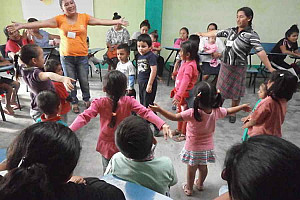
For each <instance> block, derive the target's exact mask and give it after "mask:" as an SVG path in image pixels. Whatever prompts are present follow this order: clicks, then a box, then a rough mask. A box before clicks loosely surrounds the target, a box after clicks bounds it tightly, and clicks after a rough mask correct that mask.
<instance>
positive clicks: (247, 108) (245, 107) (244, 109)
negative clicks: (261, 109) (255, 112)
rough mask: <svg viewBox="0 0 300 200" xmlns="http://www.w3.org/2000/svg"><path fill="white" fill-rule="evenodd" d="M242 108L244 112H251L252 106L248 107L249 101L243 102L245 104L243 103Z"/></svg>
mask: <svg viewBox="0 0 300 200" xmlns="http://www.w3.org/2000/svg"><path fill="white" fill-rule="evenodd" d="M242 110H243V111H245V112H251V110H252V108H251V107H250V104H249V103H245V104H243V108H242Z"/></svg>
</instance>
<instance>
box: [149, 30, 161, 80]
mask: <svg viewBox="0 0 300 200" xmlns="http://www.w3.org/2000/svg"><path fill="white" fill-rule="evenodd" d="M150 37H151V40H152V46H151V51H152V52H153V53H154V54H155V55H157V78H158V80H159V81H160V82H162V81H163V78H162V76H163V70H164V64H165V61H164V58H163V57H161V56H160V51H161V45H160V43H159V42H158V41H157V40H158V34H157V30H154V31H153V32H151V33H150Z"/></svg>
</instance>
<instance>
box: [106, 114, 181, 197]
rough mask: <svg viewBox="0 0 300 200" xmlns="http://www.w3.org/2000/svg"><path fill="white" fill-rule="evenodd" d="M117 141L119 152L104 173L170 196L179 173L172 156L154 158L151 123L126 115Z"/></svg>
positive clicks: (154, 141)
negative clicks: (171, 158)
mask: <svg viewBox="0 0 300 200" xmlns="http://www.w3.org/2000/svg"><path fill="white" fill-rule="evenodd" d="M115 141H116V145H117V147H118V149H119V150H120V152H118V153H116V154H115V155H114V156H113V157H112V158H111V160H110V162H109V164H108V167H107V169H106V172H105V174H113V175H115V176H117V177H119V178H121V179H125V180H127V181H130V182H133V183H137V184H139V185H142V186H144V187H147V188H149V189H151V190H154V191H156V192H158V193H161V194H164V195H167V196H169V191H170V186H173V185H175V184H176V183H177V175H176V172H175V169H174V167H173V164H172V162H171V160H170V158H168V157H159V158H154V149H155V145H153V143H156V140H155V139H154V138H153V133H152V130H151V129H150V126H149V123H147V122H146V121H145V120H143V119H142V118H140V117H136V116H130V117H127V118H126V119H125V120H124V121H123V122H122V123H121V124H120V125H119V127H118V128H117V130H116V132H115Z"/></svg>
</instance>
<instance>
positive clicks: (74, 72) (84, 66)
mask: <svg viewBox="0 0 300 200" xmlns="http://www.w3.org/2000/svg"><path fill="white" fill-rule="evenodd" d="M60 61H61V65H62V68H63V71H64V75H65V76H68V77H70V78H73V79H75V80H76V81H77V80H79V84H80V88H81V92H82V99H83V101H89V99H90V97H91V96H90V87H89V80H88V74H89V65H88V57H87V56H61V57H60ZM73 85H74V90H72V91H71V97H72V104H78V98H77V88H76V82H74V83H73Z"/></svg>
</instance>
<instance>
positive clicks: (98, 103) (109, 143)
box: [70, 96, 165, 159]
mask: <svg viewBox="0 0 300 200" xmlns="http://www.w3.org/2000/svg"><path fill="white" fill-rule="evenodd" d="M132 111H134V112H136V113H137V114H138V115H139V116H141V117H143V118H144V119H146V120H148V121H150V122H151V123H153V124H155V125H156V126H157V127H158V128H159V129H161V127H162V125H163V124H164V123H165V122H164V121H163V120H162V119H160V118H159V117H158V116H157V115H155V114H154V113H153V112H152V111H151V110H149V109H147V108H145V107H144V106H143V105H141V104H140V103H139V102H138V101H137V100H135V99H134V98H133V97H129V96H123V97H121V98H120V100H119V102H118V107H117V110H116V113H117V115H116V117H117V120H116V125H115V127H113V128H110V127H109V126H108V125H109V123H110V120H111V117H112V100H111V99H110V98H108V97H103V98H98V99H95V100H94V101H92V103H91V106H90V107H89V108H88V109H86V110H85V111H84V112H83V113H81V114H80V115H78V116H77V118H76V119H75V120H74V122H73V123H72V124H71V125H70V129H71V130H72V131H76V130H78V129H80V128H81V127H82V126H84V125H86V124H87V123H88V122H89V121H90V120H91V119H92V118H94V117H96V116H97V115H98V114H99V115H100V135H99V138H98V143H97V147H96V150H97V151H98V152H99V153H101V154H102V155H103V156H104V157H105V158H106V159H110V158H111V157H112V156H113V155H114V154H115V153H117V152H118V151H119V150H118V149H117V147H116V145H115V134H114V132H115V130H116V128H117V126H118V125H119V124H120V123H121V122H122V121H123V119H124V118H126V117H128V116H130V115H131V112H132Z"/></svg>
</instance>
